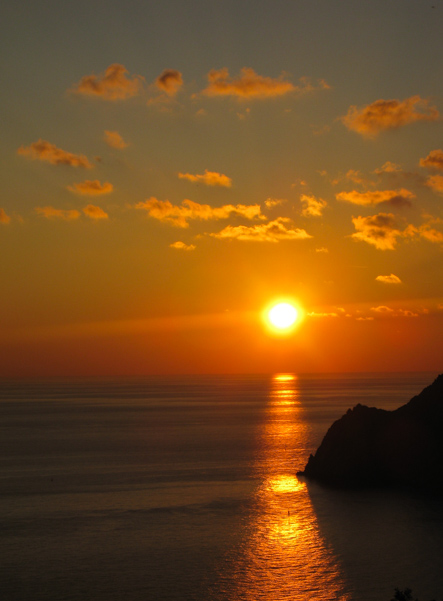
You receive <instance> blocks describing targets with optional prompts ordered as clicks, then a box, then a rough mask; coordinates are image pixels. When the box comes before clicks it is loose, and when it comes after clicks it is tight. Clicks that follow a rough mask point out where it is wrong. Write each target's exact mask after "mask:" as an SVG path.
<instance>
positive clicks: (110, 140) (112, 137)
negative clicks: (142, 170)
mask: <svg viewBox="0 0 443 601" xmlns="http://www.w3.org/2000/svg"><path fill="white" fill-rule="evenodd" d="M105 142H106V144H107V145H108V146H110V147H111V148H118V149H119V150H120V149H123V148H127V146H129V144H127V143H126V142H125V141H124V140H123V138H122V137H121V135H120V134H119V133H118V131H108V130H105Z"/></svg>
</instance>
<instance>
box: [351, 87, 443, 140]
mask: <svg viewBox="0 0 443 601" xmlns="http://www.w3.org/2000/svg"><path fill="white" fill-rule="evenodd" d="M439 118H440V114H439V112H438V110H437V108H436V107H435V106H432V105H430V103H429V100H426V99H425V98H421V97H420V96H412V97H411V98H406V99H405V100H376V101H375V102H373V103H372V104H369V105H367V106H365V107H363V108H361V109H358V108H357V107H356V106H351V107H349V110H348V113H347V115H345V116H344V117H341V121H342V122H343V123H344V125H345V126H346V127H347V128H348V129H351V130H353V131H356V132H357V133H359V134H362V135H363V136H368V137H375V136H376V135H377V134H378V133H379V132H381V131H383V130H387V129H397V128H398V127H402V126H404V125H408V124H409V123H414V122H415V121H437V120H438V119H439Z"/></svg>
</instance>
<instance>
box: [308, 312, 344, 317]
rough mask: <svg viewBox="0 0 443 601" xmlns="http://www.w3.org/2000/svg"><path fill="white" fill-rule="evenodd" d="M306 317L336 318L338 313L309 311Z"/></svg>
mask: <svg viewBox="0 0 443 601" xmlns="http://www.w3.org/2000/svg"><path fill="white" fill-rule="evenodd" d="M307 315H308V317H338V313H316V312H315V311H311V312H310V313H308V314H307Z"/></svg>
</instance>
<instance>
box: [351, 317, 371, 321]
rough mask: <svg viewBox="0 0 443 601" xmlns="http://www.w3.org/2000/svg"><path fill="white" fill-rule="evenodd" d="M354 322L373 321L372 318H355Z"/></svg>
mask: <svg viewBox="0 0 443 601" xmlns="http://www.w3.org/2000/svg"><path fill="white" fill-rule="evenodd" d="M355 319H356V321H374V318H373V317H356V318H355Z"/></svg>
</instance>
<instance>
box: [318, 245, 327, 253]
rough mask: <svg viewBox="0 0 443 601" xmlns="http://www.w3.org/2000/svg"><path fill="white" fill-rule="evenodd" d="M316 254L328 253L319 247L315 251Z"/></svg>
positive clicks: (322, 247)
mask: <svg viewBox="0 0 443 601" xmlns="http://www.w3.org/2000/svg"><path fill="white" fill-rule="evenodd" d="M315 252H316V253H328V252H329V250H328V249H327V248H326V247H325V246H320V248H316V249H315Z"/></svg>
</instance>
